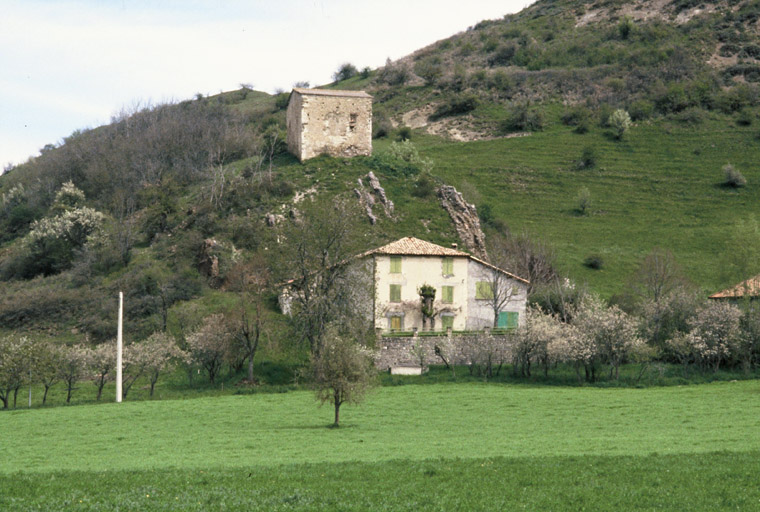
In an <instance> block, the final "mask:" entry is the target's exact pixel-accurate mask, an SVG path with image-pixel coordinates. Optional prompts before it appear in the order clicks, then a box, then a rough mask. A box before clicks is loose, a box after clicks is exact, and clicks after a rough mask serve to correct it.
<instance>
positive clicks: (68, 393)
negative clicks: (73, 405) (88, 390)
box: [66, 381, 74, 404]
mask: <svg viewBox="0 0 760 512" xmlns="http://www.w3.org/2000/svg"><path fill="white" fill-rule="evenodd" d="M73 390H74V383H73V382H71V381H69V382H68V383H67V385H66V403H67V404H68V403H69V402H71V392H72V391H73Z"/></svg>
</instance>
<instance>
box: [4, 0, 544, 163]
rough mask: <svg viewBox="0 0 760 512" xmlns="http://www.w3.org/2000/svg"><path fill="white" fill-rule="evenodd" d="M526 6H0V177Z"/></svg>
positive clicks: (247, 0) (525, 0)
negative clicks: (131, 113)
mask: <svg viewBox="0 0 760 512" xmlns="http://www.w3.org/2000/svg"><path fill="white" fill-rule="evenodd" d="M531 3H532V1H529V0H470V1H462V0H382V1H377V0H275V1H272V0H225V1H222V0H217V1H212V0H160V1H155V0H153V1H151V0H0V70H1V71H0V170H1V169H2V168H4V167H6V166H7V165H8V164H19V163H22V162H24V161H26V160H27V159H28V158H29V157H32V156H36V155H38V154H39V150H40V148H42V147H43V146H45V145H46V144H59V143H60V142H61V141H62V139H63V138H64V137H67V136H68V135H70V134H71V133H72V132H74V131H75V130H79V129H87V128H94V127H96V126H99V125H102V124H107V123H108V122H109V121H110V119H111V117H112V116H113V115H115V114H117V113H118V112H119V111H120V110H122V109H124V108H127V109H129V108H132V107H134V106H136V105H146V104H155V103H163V102H169V101H180V100H184V99H188V98H191V97H193V96H195V95H196V94H197V93H201V94H204V95H208V94H217V93H219V92H221V91H229V90H234V89H239V88H240V85H241V84H250V85H253V87H254V88H255V89H257V90H261V91H265V92H269V93H272V92H274V91H275V90H277V89H283V90H288V89H290V87H291V86H292V85H293V84H294V83H295V82H298V81H308V82H310V83H311V85H312V86H316V85H320V84H325V83H328V82H330V81H331V75H332V73H333V72H334V71H335V70H336V69H337V68H338V66H340V64H341V63H343V62H351V63H353V64H354V65H356V66H357V67H358V68H360V69H361V68H363V67H364V66H369V67H371V68H376V67H379V66H382V65H383V64H384V63H385V60H386V58H388V57H390V58H391V59H397V58H400V57H403V56H405V55H408V54H410V53H412V52H413V51H415V50H417V49H419V48H422V47H424V46H427V45H428V44H431V43H433V42H435V41H437V40H439V39H444V38H446V37H449V36H451V35H453V34H455V33H457V32H461V31H463V30H466V29H467V27H468V26H471V25H474V24H476V23H477V22H479V21H481V20H484V19H496V18H501V17H503V16H504V15H505V14H508V13H513V12H517V11H519V10H521V9H522V8H524V7H526V6H527V5H529V4H531Z"/></svg>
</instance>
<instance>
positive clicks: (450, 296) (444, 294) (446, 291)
mask: <svg viewBox="0 0 760 512" xmlns="http://www.w3.org/2000/svg"><path fill="white" fill-rule="evenodd" d="M441 302H443V303H444V304H451V303H453V302H454V287H453V286H442V287H441Z"/></svg>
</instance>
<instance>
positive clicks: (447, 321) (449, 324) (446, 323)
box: [441, 315, 454, 331]
mask: <svg viewBox="0 0 760 512" xmlns="http://www.w3.org/2000/svg"><path fill="white" fill-rule="evenodd" d="M441 328H443V330H444V331H445V330H447V329H453V328H454V317H453V316H452V315H441Z"/></svg>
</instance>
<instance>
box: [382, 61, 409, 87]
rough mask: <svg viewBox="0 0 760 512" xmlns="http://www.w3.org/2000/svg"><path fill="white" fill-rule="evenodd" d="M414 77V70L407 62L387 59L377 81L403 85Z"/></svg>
mask: <svg viewBox="0 0 760 512" xmlns="http://www.w3.org/2000/svg"><path fill="white" fill-rule="evenodd" d="M411 78H412V72H411V70H410V69H409V65H408V64H407V63H406V62H396V63H394V62H392V61H391V59H386V61H385V67H383V68H382V69H381V70H380V72H379V73H378V75H377V81H378V82H380V83H381V84H388V85H403V84H405V83H407V82H408V81H409V80H410V79H411Z"/></svg>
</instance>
